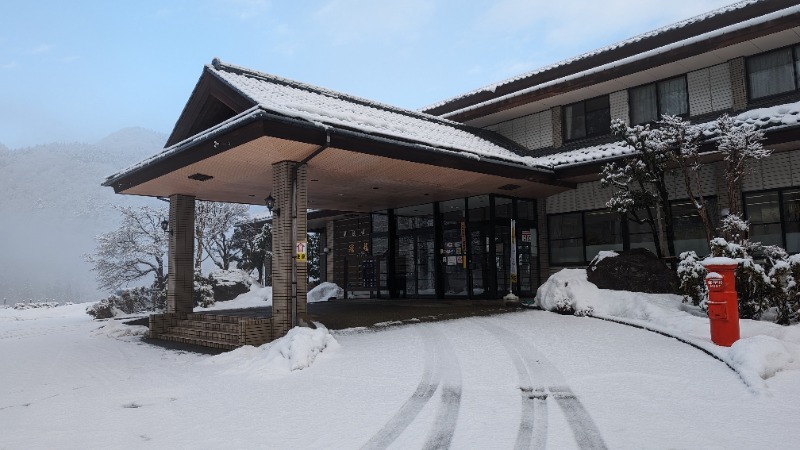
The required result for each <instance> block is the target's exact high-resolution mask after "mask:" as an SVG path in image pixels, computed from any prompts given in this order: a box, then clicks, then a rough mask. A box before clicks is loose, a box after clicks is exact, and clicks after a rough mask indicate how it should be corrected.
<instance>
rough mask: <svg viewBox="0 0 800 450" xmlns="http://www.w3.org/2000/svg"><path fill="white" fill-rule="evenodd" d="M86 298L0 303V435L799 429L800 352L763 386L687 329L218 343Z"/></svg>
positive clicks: (403, 441) (84, 441) (97, 443)
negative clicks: (174, 345) (194, 341)
mask: <svg viewBox="0 0 800 450" xmlns="http://www.w3.org/2000/svg"><path fill="white" fill-rule="evenodd" d="M602 294H603V295H602V298H604V299H607V300H608V302H609V303H615V304H616V303H618V304H624V303H626V302H632V301H634V299H633V297H628V296H629V295H632V294H626V293H618V292H613V291H603V292H602ZM637 300H638V301H639V302H640V303H650V300H651V299H650V298H649V297H647V298H638V299H637ZM660 301H661V302H662V303H665V304H667V303H669V299H661V300H660ZM594 307H595V311H597V312H600V308H601V307H600V306H599V303H597V302H595V304H594ZM615 308H616V307H615ZM84 309H85V305H71V306H61V307H57V308H50V309H31V310H14V309H0V355H2V361H3V364H2V370H0V430H2V431H1V432H0V448H9V449H17V448H25V449H35V448H48V449H49V448H141V447H153V448H360V447H363V448H383V447H387V446H389V447H391V448H428V447H437V446H441V447H446V446H448V445H449V446H450V447H451V448H479V449H486V448H492V449H494V448H526V447H535V448H544V446H546V447H548V448H558V449H562V448H577V447H594V448H602V447H607V448H795V446H796V444H797V436H798V431H797V426H798V424H800V402H798V398H800V371H798V370H795V368H794V367H793V366H787V367H785V368H784V369H783V370H780V371H778V372H776V373H775V374H773V376H770V377H768V378H767V379H766V380H763V383H764V386H762V387H760V388H758V389H754V388H753V387H752V386H748V385H747V384H745V382H743V379H742V377H740V376H739V374H737V373H736V372H734V371H733V370H731V369H730V368H729V367H728V366H727V365H726V364H724V363H722V362H720V361H719V360H717V359H714V358H712V357H711V356H709V355H708V354H706V353H704V352H701V351H699V350H697V349H696V348H694V347H692V346H689V345H687V344H685V343H683V342H680V341H678V340H676V339H672V338H669V337H665V336H663V335H660V334H657V333H653V332H650V331H646V330H643V329H638V328H633V327H628V326H625V325H621V324H618V323H614V322H609V321H604V320H598V319H594V318H588V317H575V316H562V315H558V314H554V313H550V312H545V311H538V310H526V311H522V312H518V313H511V314H504V315H498V316H492V317H482V318H469V319H459V320H452V321H445V322H435V323H419V324H412V325H403V326H396V327H383V328H379V329H375V330H364V329H359V330H343V331H332V332H328V331H327V330H325V329H324V328H319V329H317V330H296V331H294V332H293V333H292V334H291V335H290V336H288V337H287V338H284V339H282V340H279V341H276V342H275V343H273V344H267V345H265V346H262V347H260V348H257V349H256V348H252V347H249V348H248V347H245V348H242V349H239V350H236V351H233V352H229V353H225V354H222V355H217V356H209V355H201V354H195V353H188V352H183V351H175V350H166V349H164V348H161V347H156V346H152V345H149V344H146V343H144V342H142V341H141V340H140V338H139V337H138V336H137V335H136V334H137V333H140V332H142V331H143V327H142V328H138V327H128V326H126V325H121V324H120V322H119V321H113V320H112V321H97V322H95V321H92V320H91V318H90V317H89V316H88V315H86V314H85V312H84ZM623 309H624V308H623ZM627 309H628V310H635V309H636V308H635V307H632V306H631V307H629V308H627ZM675 309H676V311H677V312H676V314H675V317H674V318H673V320H674V321H673V322H671V323H672V324H673V325H674V326H673V325H669V324H667V323H666V322H659V323H660V325H661V326H664V327H672V328H674V329H676V330H677V331H676V333H677V332H680V330H681V329H684V328H682V326H681V324H683V323H684V322H686V323H691V322H692V321H695V320H698V321H702V320H703V319H702V318H699V317H696V316H693V315H692V314H691V313H690V312H685V311H680V310H679V307H676V308H675ZM645 310H647V308H645ZM612 313H613V311H604V312H603V314H609V315H612ZM678 313H680V314H678ZM651 314H652V315H653V316H658V317H661V316H662V315H661V314H656V313H651ZM620 316H621V315H620ZM679 316H680V317H679ZM638 320H641V321H643V323H649V318H648V317H644V316H642V317H639V319H638ZM706 321H707V319H706ZM700 328H701V327H700V326H699V325H697V326H695V325H690V326H689V327H688V329H691V330H693V331H691V332H692V333H701V330H700ZM784 330H789V331H786V333H787V335H788V334H793V333H794V331H791V330H794V328H784ZM773 337H774V336H773ZM703 338H706V339H707V336H705V337H697V339H698V340H701V339H703ZM776 339H778V338H776ZM778 340H779V341H780V342H788V341H787V340H785V339H783V340H782V339H778ZM748 348H751V347H748ZM748 348H745V349H743V351H747V350H748Z"/></svg>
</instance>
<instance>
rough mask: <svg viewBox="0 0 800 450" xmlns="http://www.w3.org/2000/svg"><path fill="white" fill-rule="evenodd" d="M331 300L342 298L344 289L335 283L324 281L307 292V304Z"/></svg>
mask: <svg viewBox="0 0 800 450" xmlns="http://www.w3.org/2000/svg"><path fill="white" fill-rule="evenodd" d="M332 298H344V289H342V288H340V287H339V286H338V285H337V284H336V283H330V282H327V281H326V282H325V283H322V284H320V285H319V286H317V287H315V288H314V289H312V290H310V291H308V303H316V302H324V301H328V300H330V299H332Z"/></svg>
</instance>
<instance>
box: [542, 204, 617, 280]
mask: <svg viewBox="0 0 800 450" xmlns="http://www.w3.org/2000/svg"><path fill="white" fill-rule="evenodd" d="M596 213H608V214H614V213H613V212H611V211H609V210H608V209H607V208H599V209H587V210H581V211H570V212H562V213H553V214H547V216H546V217H547V253H548V258H547V259H548V262H549V264H550V266H551V267H568V266H574V265H581V266H585V265H587V264H588V263H589V260H588V259H587V255H586V247H587V241H586V236H587V234H586V215H587V214H596ZM572 214H577V215H579V216H580V221H581V225H580V237H571V238H560V239H553V233H552V230H553V227H552V226H551V223H550V218H551V217H556V216H566V215H572ZM617 220H618V221H619V233H620V234H619V235H620V238H621V244H622V248H623V250H624V249H627V248H628V227H627V224H626V223H625V222H627V221H624V220H622V218H621V216H619V215H617ZM570 239H580V240H581V245H580V249H581V260H580V261H568V262H555V261H553V245H552V243H553V242H554V241H566V240H570ZM592 257H594V255H592Z"/></svg>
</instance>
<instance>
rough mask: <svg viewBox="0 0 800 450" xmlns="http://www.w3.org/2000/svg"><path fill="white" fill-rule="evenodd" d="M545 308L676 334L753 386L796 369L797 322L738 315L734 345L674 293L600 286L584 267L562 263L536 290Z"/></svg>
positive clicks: (799, 365)
mask: <svg viewBox="0 0 800 450" xmlns="http://www.w3.org/2000/svg"><path fill="white" fill-rule="evenodd" d="M535 301H536V304H537V305H538V306H539V307H541V308H542V309H545V310H547V311H554V312H559V313H562V314H563V313H573V314H575V315H579V316H580V315H589V316H595V317H598V318H608V319H612V320H615V321H620V322H623V323H629V324H632V325H636V326H640V327H643V328H646V329H649V330H652V331H656V332H659V333H663V334H667V335H670V336H674V337H676V338H678V339H679V340H681V341H684V342H687V343H690V344H692V345H695V346H697V347H698V348H701V349H703V350H704V351H707V352H708V353H710V354H712V355H714V356H715V357H717V358H719V359H720V360H722V361H724V362H725V363H726V364H728V365H729V366H731V368H732V369H734V370H735V371H737V372H738V373H739V375H740V376H741V377H742V379H743V380H744V381H745V383H747V384H748V385H749V386H750V387H751V388H754V389H756V390H760V389H762V388H764V387H766V385H765V384H764V383H763V380H767V379H769V378H771V377H773V376H775V375H776V374H777V373H779V372H781V371H785V370H800V325H793V326H788V327H787V326H781V325H776V324H774V323H770V322H761V321H755V320H744V319H743V320H741V321H740V322H739V324H740V328H741V337H742V338H741V339H740V340H739V341H737V342H736V343H735V344H734V345H733V346H732V347H730V348H728V347H721V346H718V345H715V344H714V343H713V342H711V335H710V333H711V331H710V326H709V320H708V317H707V316H706V314H705V313H703V312H702V311H701V310H700V309H699V308H697V307H694V306H691V305H687V304H685V303H683V302H682V299H681V297H680V296H678V295H672V294H643V293H639V292H627V291H612V290H607V289H599V288H598V287H597V286H595V285H594V284H593V283H590V282H589V281H587V279H586V270H584V269H563V270H561V271H560V272H558V273H556V274H554V275H553V276H551V277H550V278H549V279H548V280H547V281H546V282H545V283H544V284H543V285H542V286H541V287H539V290H538V291H537V293H536V300H535Z"/></svg>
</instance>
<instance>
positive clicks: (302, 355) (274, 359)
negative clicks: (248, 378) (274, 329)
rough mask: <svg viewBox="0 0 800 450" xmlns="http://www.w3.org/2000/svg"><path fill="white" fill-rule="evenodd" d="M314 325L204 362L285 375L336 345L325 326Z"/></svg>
mask: <svg viewBox="0 0 800 450" xmlns="http://www.w3.org/2000/svg"><path fill="white" fill-rule="evenodd" d="M316 326H317V328H316V329H312V328H304V327H294V328H292V329H291V330H289V333H287V334H286V336H284V337H282V338H280V339H277V340H275V341H272V342H269V343H267V344H264V345H262V346H260V347H253V346H251V345H246V346H244V347H240V348H238V349H236V350H233V351H230V352H227V353H223V354H221V355H217V356H212V357H211V358H209V359H208V364H213V365H222V366H229V368H228V369H227V370H225V372H226V373H249V374H286V373H290V372H292V371H295V370H303V369H307V368H308V367H310V366H311V365H312V364H313V363H314V361H315V360H316V359H317V357H319V356H320V355H321V354H322V353H323V351H324V352H330V351H332V350H336V349H338V348H339V343H338V342H337V341H336V339H334V337H333V336H332V335H331V333H330V331H328V329H327V328H325V327H324V326H322V325H321V324H316Z"/></svg>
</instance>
